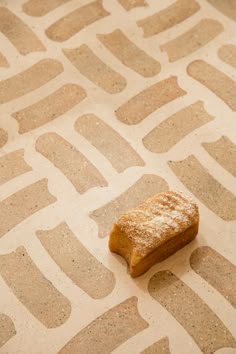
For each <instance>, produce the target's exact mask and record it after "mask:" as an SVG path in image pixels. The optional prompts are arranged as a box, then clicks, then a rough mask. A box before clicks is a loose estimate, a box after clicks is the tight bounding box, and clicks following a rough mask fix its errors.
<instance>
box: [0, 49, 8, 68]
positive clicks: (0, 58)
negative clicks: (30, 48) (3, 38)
mask: <svg viewBox="0 0 236 354" xmlns="http://www.w3.org/2000/svg"><path fill="white" fill-rule="evenodd" d="M0 67H3V68H8V67H9V64H8V61H7V59H6V58H5V57H4V55H3V54H2V53H1V52H0Z"/></svg>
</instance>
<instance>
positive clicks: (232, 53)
mask: <svg viewBox="0 0 236 354" xmlns="http://www.w3.org/2000/svg"><path fill="white" fill-rule="evenodd" d="M218 57H219V58H220V59H221V60H222V61H224V62H225V63H226V64H229V65H231V66H233V67H234V68H236V46H235V45H233V44H225V45H222V47H220V49H219V50H218Z"/></svg>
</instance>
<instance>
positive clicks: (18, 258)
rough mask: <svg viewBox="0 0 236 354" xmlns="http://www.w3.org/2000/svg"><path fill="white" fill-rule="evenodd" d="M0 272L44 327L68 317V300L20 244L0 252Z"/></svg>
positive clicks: (54, 325)
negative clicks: (3, 253) (14, 249)
mask: <svg viewBox="0 0 236 354" xmlns="http://www.w3.org/2000/svg"><path fill="white" fill-rule="evenodd" d="M0 274H1V276H2V277H3V279H4V280H5V282H6V283H7V285H8V286H9V288H10V289H11V290H12V292H13V293H14V294H15V296H16V297H17V298H18V300H19V301H20V302H21V303H22V304H23V305H24V306H25V307H26V308H27V309H28V311H30V312H31V313H32V315H33V316H35V317H36V318H37V320H38V321H40V322H41V323H42V324H43V325H44V326H46V327H47V328H54V327H58V326H60V325H62V324H63V323H65V322H66V320H67V319H68V318H69V316H70V313H71V304H70V302H69V301H68V300H67V298H66V297H65V296H64V295H62V294H61V293H60V292H59V291H58V290H57V289H56V288H55V287H54V286H53V284H52V283H51V282H50V281H49V280H48V279H46V278H45V277H44V275H43V274H42V273H41V271H40V270H39V269H38V268H37V266H36V265H35V263H34V262H33V260H32V259H31V258H30V256H29V255H28V253H27V251H26V249H25V248H24V247H18V248H17V249H16V251H15V252H12V253H9V254H6V255H0Z"/></svg>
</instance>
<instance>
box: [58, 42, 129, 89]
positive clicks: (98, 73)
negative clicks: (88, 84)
mask: <svg viewBox="0 0 236 354" xmlns="http://www.w3.org/2000/svg"><path fill="white" fill-rule="evenodd" d="M63 52H64V54H65V56H66V57H67V58H68V59H69V60H70V62H71V63H72V64H73V65H74V66H75V67H76V69H78V70H79V72H80V73H81V74H82V75H84V76H85V77H86V78H87V79H89V80H90V81H92V82H93V83H94V84H95V85H97V86H99V87H101V88H102V89H103V90H105V91H106V92H108V93H112V94H114V93H118V92H121V91H122V90H123V89H124V88H125V86H126V80H125V78H124V77H123V76H121V75H120V74H119V73H117V72H116V71H114V70H113V69H112V68H111V67H110V66H108V65H107V64H106V63H104V62H103V61H102V60H101V59H100V58H99V57H97V56H96V55H95V54H94V52H93V51H92V50H91V49H90V48H89V47H88V46H87V45H86V44H83V45H81V46H80V47H79V48H75V49H64V50H63Z"/></svg>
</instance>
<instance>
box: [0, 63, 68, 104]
mask: <svg viewBox="0 0 236 354" xmlns="http://www.w3.org/2000/svg"><path fill="white" fill-rule="evenodd" d="M62 71H63V66H62V64H61V63H60V62H59V61H57V60H54V59H42V60H40V61H39V62H38V63H36V64H34V65H32V66H31V67H30V68H29V69H26V70H25V71H22V72H21V73H19V74H16V75H15V76H12V77H10V78H9V79H6V80H3V81H0V103H6V102H8V101H11V100H14V99H15V98H18V97H21V96H23V95H26V94H27V93H29V92H31V91H34V90H36V89H37V88H39V87H41V86H43V85H45V84H46V83H47V82H49V81H50V80H52V79H53V78H54V77H56V76H57V75H59V74H60V73H61V72H62Z"/></svg>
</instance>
